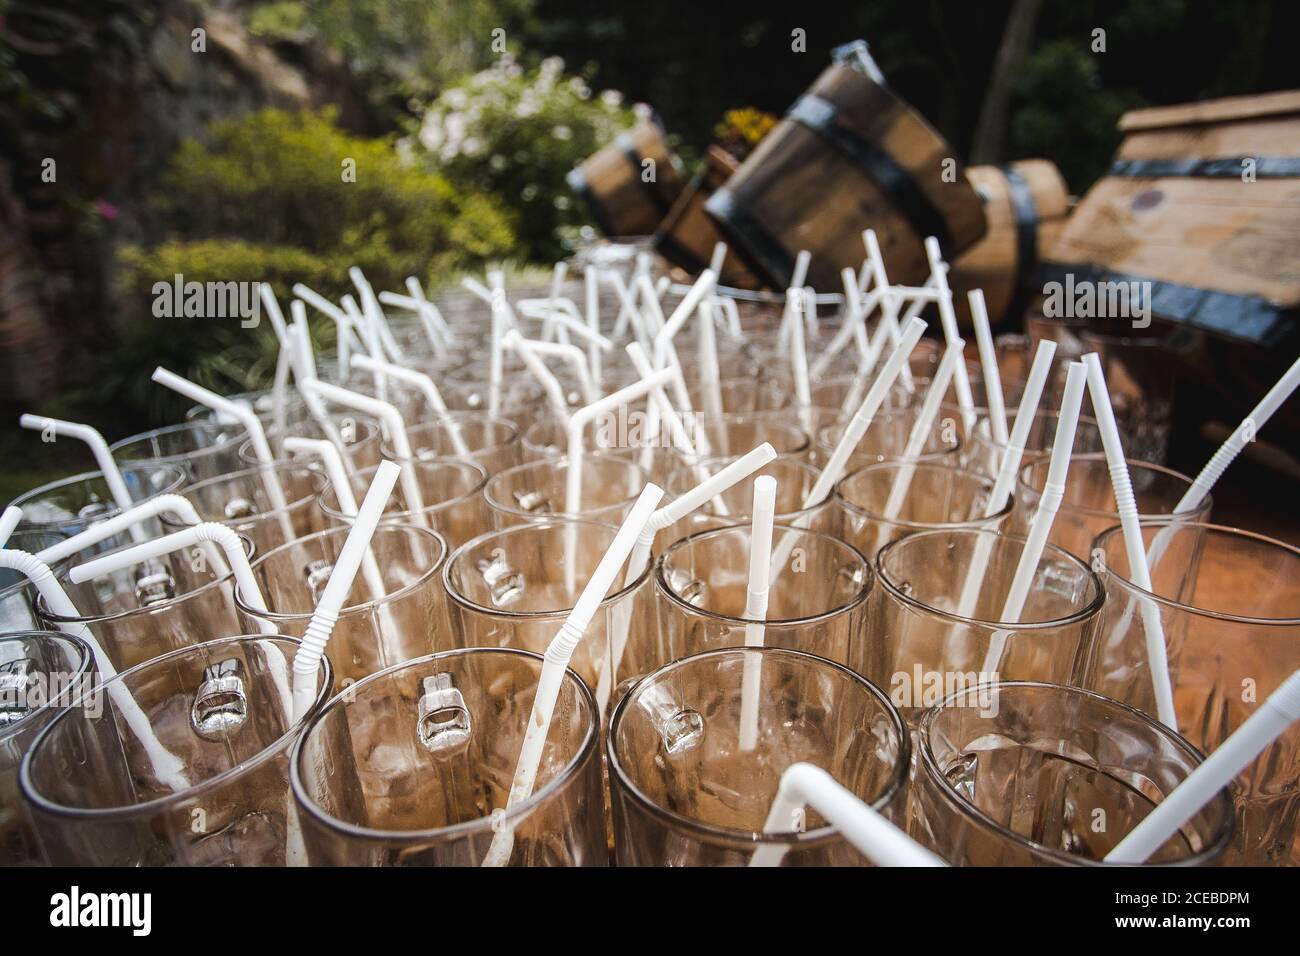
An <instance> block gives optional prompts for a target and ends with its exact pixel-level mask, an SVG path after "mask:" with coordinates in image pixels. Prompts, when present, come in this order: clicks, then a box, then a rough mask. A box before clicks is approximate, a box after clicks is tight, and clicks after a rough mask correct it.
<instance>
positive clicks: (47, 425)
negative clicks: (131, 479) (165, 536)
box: [18, 415, 145, 541]
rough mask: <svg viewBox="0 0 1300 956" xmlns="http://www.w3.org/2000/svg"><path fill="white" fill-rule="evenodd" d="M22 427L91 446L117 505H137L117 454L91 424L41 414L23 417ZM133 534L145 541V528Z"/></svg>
mask: <svg viewBox="0 0 1300 956" xmlns="http://www.w3.org/2000/svg"><path fill="white" fill-rule="evenodd" d="M18 424H19V425H21V426H22V427H23V428H29V429H31V430H32V431H38V432H40V431H45V430H47V429H48V430H50V431H52V432H54V434H55V436H56V437H57V436H64V437H66V438H75V439H77V440H78V441H83V442H85V443H86V444H87V445H88V446H89V447H90V451H91V454H93V455H94V456H95V463H96V464H98V465H99V470H100V472H101V473H102V474H103V475H104V483H105V484H107V485H108V492H109V494H111V495H112V496H113V503H114V504H116V505H117V507H118V509H119V510H121V511H127V510H129V509H130V508H131V505H132V504H134V502H133V501H132V500H131V493H130V492H129V491H127V489H126V482H125V481H124V480H123V479H122V472H121V470H120V469H119V468H118V467H117V462H116V461H114V460H113V453H112V452H111V451H109V450H108V442H106V441H104V436H103V435H101V434H100V433H99V431H98V429H95V428H92V427H91V426H90V425H82V424H79V423H77V422H65V421H63V420H62V419H58V418H43V417H41V416H39V415H23V416H22V417H21V418H19V419H18ZM130 531H131V537H132V538H134V539H135V540H136V541H141V540H143V539H144V537H145V533H144V529H143V528H137V527H136V526H135V525H132V526H131V529H130Z"/></svg>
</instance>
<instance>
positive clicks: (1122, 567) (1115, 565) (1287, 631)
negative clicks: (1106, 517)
mask: <svg viewBox="0 0 1300 956" xmlns="http://www.w3.org/2000/svg"><path fill="white" fill-rule="evenodd" d="M1140 527H1141V531H1142V540H1143V546H1144V547H1145V549H1146V551H1147V553H1148V554H1149V555H1151V557H1152V559H1155V558H1156V557H1157V556H1158V560H1152V561H1151V565H1152V566H1151V585H1152V587H1151V590H1149V591H1146V590H1143V589H1141V588H1139V587H1138V586H1137V585H1136V584H1134V583H1133V580H1132V575H1131V573H1130V565H1129V563H1128V555H1127V551H1126V550H1125V546H1124V537H1123V533H1122V531H1121V529H1120V528H1119V527H1113V528H1110V529H1107V530H1106V531H1103V532H1102V533H1101V534H1100V535H1099V536H1098V537H1097V540H1096V542H1095V544H1094V545H1093V556H1094V562H1095V565H1096V566H1098V567H1101V568H1103V569H1104V574H1105V578H1106V587H1107V590H1108V592H1109V595H1110V596H1109V598H1108V600H1107V602H1106V609H1105V611H1104V612H1103V614H1102V619H1101V622H1100V625H1099V627H1098V631H1097V633H1098V637H1097V640H1096V641H1095V642H1094V643H1093V645H1092V648H1091V653H1090V654H1089V655H1088V657H1087V659H1086V660H1085V661H1084V662H1083V666H1082V668H1081V680H1080V681H1079V682H1080V683H1081V684H1082V685H1083V686H1085V687H1088V688H1091V689H1092V690H1095V691H1098V692H1100V693H1103V694H1107V695H1109V696H1112V697H1115V698H1117V699H1119V700H1122V701H1124V702H1125V703H1127V704H1131V705H1132V706H1134V707H1137V708H1138V709H1139V710H1142V711H1144V712H1146V713H1149V714H1155V713H1156V712H1157V711H1156V706H1155V695H1154V691H1153V689H1152V680H1151V668H1150V665H1149V662H1148V659H1147V652H1146V641H1147V632H1146V622H1145V620H1144V617H1143V613H1142V607H1141V604H1143V603H1146V602H1150V605H1152V606H1154V608H1155V609H1156V610H1157V611H1158V618H1159V622H1160V627H1161V631H1162V632H1163V636H1164V640H1165V643H1166V646H1167V653H1168V658H1169V677H1170V681H1171V684H1172V688H1173V692H1174V711H1175V714H1176V717H1177V723H1178V729H1179V730H1180V731H1181V732H1182V733H1184V734H1186V735H1187V738H1188V739H1189V740H1190V741H1191V742H1192V743H1193V744H1195V745H1196V746H1197V747H1199V748H1200V749H1201V750H1203V751H1205V752H1206V753H1210V752H1212V751H1213V750H1215V749H1217V748H1218V747H1219V745H1220V744H1222V743H1223V741H1224V740H1226V739H1227V738H1228V736H1229V735H1231V734H1232V732H1233V731H1235V730H1236V729H1237V728H1238V727H1240V726H1241V725H1242V724H1243V723H1245V722H1246V720H1247V719H1248V718H1249V717H1250V716H1251V715H1252V714H1254V713H1255V711H1256V710H1257V709H1258V707H1259V705H1260V703H1262V702H1263V701H1264V700H1266V699H1267V698H1268V695H1269V694H1271V693H1272V692H1273V691H1274V690H1276V689H1277V687H1278V685H1279V684H1281V683H1282V681H1283V680H1285V679H1286V678H1287V677H1288V676H1290V675H1291V674H1292V673H1293V672H1294V671H1296V670H1297V669H1300V549H1297V548H1295V547H1292V546H1291V545H1289V544H1284V543H1282V542H1281V541H1276V540H1274V539H1272V538H1268V537H1265V536H1264V535H1261V534H1254V533H1252V532H1249V531H1242V530H1239V529H1236V528H1226V527H1223V526H1221V525H1214V524H1205V523H1202V522H1190V521H1189V522H1181V521H1180V522H1174V523H1170V522H1168V521H1150V522H1143V523H1142V524H1141V526H1140ZM1157 541H1160V542H1161V543H1160V544H1159V545H1156V542H1157ZM1297 781H1300V726H1295V725H1293V726H1292V727H1291V728H1290V729H1289V730H1287V731H1286V732H1285V733H1284V734H1282V736H1281V737H1279V738H1278V739H1277V740H1276V741H1275V742H1274V743H1272V744H1270V745H1269V746H1268V747H1267V748H1266V749H1265V750H1264V752H1263V753H1261V754H1260V756H1259V757H1258V758H1256V759H1255V760H1254V761H1253V762H1252V763H1251V764H1250V766H1249V767H1247V768H1246V769H1245V770H1244V771H1242V773H1241V774H1240V775H1239V776H1238V777H1237V780H1236V785H1235V787H1234V790H1233V799H1234V804H1235V812H1236V818H1237V826H1236V834H1235V836H1234V839H1233V844H1232V847H1231V849H1230V850H1229V851H1228V853H1227V857H1226V862H1230V863H1234V864H1237V865H1251V866H1265V865H1279V864H1282V865H1286V864H1292V865H1294V864H1296V863H1300V845H1298V844H1297V833H1300V783H1298V782H1297Z"/></svg>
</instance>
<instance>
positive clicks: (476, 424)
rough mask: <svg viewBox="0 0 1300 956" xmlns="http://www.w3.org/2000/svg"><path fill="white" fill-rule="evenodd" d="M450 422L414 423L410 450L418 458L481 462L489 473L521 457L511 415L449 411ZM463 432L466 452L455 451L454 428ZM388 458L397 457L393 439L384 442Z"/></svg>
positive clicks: (479, 463) (518, 440)
mask: <svg viewBox="0 0 1300 956" xmlns="http://www.w3.org/2000/svg"><path fill="white" fill-rule="evenodd" d="M447 418H448V419H449V422H445V421H443V420H442V419H441V417H439V418H435V419H433V420H431V421H425V422H424V423H422V424H420V425H412V426H411V427H409V428H407V430H406V437H407V440H408V441H410V443H411V451H413V452H414V453H415V456H416V457H417V458H422V459H425V460H428V459H430V458H457V459H460V460H461V461H472V462H474V463H475V464H478V465H482V466H483V470H484V471H486V472H487V473H488V475H489V476H491V475H496V474H499V473H500V472H503V471H505V470H506V469H507V468H513V467H514V466H515V465H518V464H519V463H520V462H521V461H522V460H523V458H522V450H521V446H520V433H519V428H518V427H517V426H516V425H515V423H514V422H512V421H511V420H510V419H508V418H501V417H500V416H494V415H489V414H488V413H487V412H449V413H448V415H447ZM453 429H454V430H455V431H456V432H457V433H459V435H460V439H461V441H462V442H463V444H464V447H465V448H466V449H467V450H468V453H467V454H461V453H459V452H458V451H457V450H456V443H455V440H454V439H453V438H452V430H453ZM381 447H382V449H383V453H384V457H385V458H391V459H393V460H394V461H397V460H398V456H397V452H396V450H395V449H394V448H393V443H392V441H391V440H387V439H386V440H385V441H384V442H383V444H382V446H381Z"/></svg>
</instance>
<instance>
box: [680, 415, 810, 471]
mask: <svg viewBox="0 0 1300 956" xmlns="http://www.w3.org/2000/svg"><path fill="white" fill-rule="evenodd" d="M810 407H811V406H810ZM791 410H792V407H787V408H764V409H759V410H757V411H753V412H721V413H719V414H716V415H710V414H708V413H707V412H695V413H694V416H693V421H694V424H695V427H696V428H701V429H706V430H707V426H709V425H717V424H721V425H723V426H724V427H725V426H730V425H738V424H748V423H750V422H755V423H759V424H764V425H769V426H770V427H774V428H783V429H787V430H789V431H791V432H794V433H795V434H796V435H798V436H799V438H800V441H799V444H798V445H797V446H796V447H794V448H786V449H784V450H783V449H780V448H777V447H776V443H775V442H773V441H772V437H771V436H770V435H768V436H764V437H762V438H759V439H758V441H760V442H763V441H765V442H769V443H771V445H772V448H773V449H774V450H775V451H776V455H777V457H778V458H788V457H791V456H797V455H802V454H805V453H806V452H808V451H809V450H810V449H811V448H812V447H813V442H814V438H813V436H812V435H809V434H808V432H806V431H804V429H803V426H801V425H796V424H792V423H791V422H790V421H789V417H790V413H791ZM710 447H712V446H710ZM713 456H714V453H713V452H712V451H710V453H709V454H708V455H707V456H701V455H700V454H699V452H698V451H696V453H695V455H693V456H689V457H690V458H691V459H692V460H694V459H695V458H700V457H713ZM683 457H684V458H685V457H688V456H685V455H683Z"/></svg>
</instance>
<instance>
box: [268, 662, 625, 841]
mask: <svg viewBox="0 0 1300 956" xmlns="http://www.w3.org/2000/svg"><path fill="white" fill-rule="evenodd" d="M471 654H503V655H511V656H517V657H526V658H530V659H532V660H535V661H537V663H538V674H539V676H540V674H541V665H542V664H543V663H544V660H545V659H544V658H543V656H542V655H541V654H538V653H536V652H534V651H526V650H523V649H522V648H517V647H457V648H453V649H451V650H447V651H438V652H436V653H433V654H425V655H423V656H421V657H413V658H411V659H410V660H409V661H402V662H401V663H399V664H391V665H389V666H388V667H385V668H384V669H383V670H381V671H376V672H375V673H373V674H368V675H366V676H365V677H363V678H361V680H359V681H356V682H355V683H352V684H349V685H348V686H347V687H345V688H344V689H343V690H341V691H339V692H338V693H337V694H335V695H334V696H333V697H331V698H330V699H329V700H327V701H325V702H324V703H323V704H322V705H321V706H320V707H319V708H317V709H316V711H315V712H314V713H313V714H312V717H311V719H310V721H308V722H306V723H304V725H303V727H302V729H301V732H300V733H299V734H298V737H297V739H296V740H295V741H294V743H293V748H292V749H291V751H290V753H289V792H290V797H291V799H293V800H294V802H295V803H297V804H298V805H299V806H301V807H303V809H305V810H306V811H307V813H309V814H310V815H311V816H312V817H313V818H315V819H316V820H317V821H318V822H319V823H320V824H321V825H322V826H324V827H325V828H326V829H328V830H330V831H332V832H335V833H342V834H343V835H345V836H347V837H349V838H353V839H360V840H373V841H375V842H386V843H394V842H415V841H419V840H435V839H456V838H460V837H464V836H470V835H473V834H476V833H480V832H484V831H490V830H492V829H493V827H494V826H500V825H501V822H503V821H510V822H519V821H522V820H524V819H526V818H527V817H529V816H531V815H532V814H533V813H534V812H535V811H536V810H537V809H538V808H539V807H540V806H541V805H542V804H544V803H546V802H547V801H548V800H549V799H550V798H551V797H552V796H553V795H554V794H555V793H556V792H557V791H558V790H560V789H561V788H562V787H563V786H565V785H567V784H568V783H569V782H570V781H571V780H572V779H573V778H574V777H575V776H576V775H577V773H578V770H579V768H580V767H581V766H582V765H583V763H584V762H585V761H586V760H587V759H589V758H590V756H591V753H592V751H593V750H594V749H595V747H596V738H597V736H598V732H599V728H600V719H599V711H598V710H597V708H596V698H595V696H594V695H593V694H592V692H591V688H589V687H588V686H587V684H586V682H585V681H584V680H583V679H582V678H581V677H579V676H578V674H577V672H576V671H574V669H573V668H572V667H565V669H564V680H565V681H573V683H574V684H575V686H576V687H577V695H578V700H579V701H581V706H582V707H583V708H584V709H585V710H586V713H587V717H588V720H587V730H586V733H585V734H584V735H583V739H582V743H581V744H580V745H579V747H578V751H577V753H575V754H574V756H573V758H572V759H571V760H570V761H569V762H568V763H566V764H565V765H564V767H563V768H562V769H561V770H560V772H559V773H557V774H556V775H555V777H554V778H553V779H551V780H549V781H547V783H546V785H545V786H543V787H539V788H537V789H535V790H534V791H533V793H532V795H531V796H530V797H529V798H528V799H527V800H525V801H523V802H522V803H518V804H515V806H513V807H506V808H500V809H501V812H500V813H499V814H497V815H496V816H494V815H493V814H495V813H496V811H493V813H491V814H488V815H487V816H483V817H477V818H475V819H473V820H465V821H463V822H461V823H453V824H450V825H448V826H445V827H434V828H433V829H431V830H379V829H375V828H374V827H366V826H361V825H359V824H355V823H348V822H346V821H343V820H340V819H339V818H338V817H334V816H331V815H330V814H328V813H326V812H325V810H324V809H322V808H321V807H320V805H319V804H318V803H316V801H315V800H312V799H311V798H310V797H308V795H307V792H306V787H305V786H304V785H303V783H302V773H301V770H300V769H299V764H300V762H301V760H302V758H303V748H304V746H305V744H306V742H307V737H308V736H309V735H310V734H311V732H312V731H313V730H314V729H316V727H317V726H318V725H319V724H320V723H321V721H323V720H324V719H325V716H326V715H327V714H328V713H329V712H330V710H331V708H333V707H334V706H335V704H336V703H337V702H339V701H342V700H343V699H344V698H346V697H354V698H355V697H356V696H357V691H358V690H359V689H361V688H364V687H365V686H366V685H367V684H370V683H372V682H378V681H379V679H380V678H386V677H389V676H391V675H393V674H394V673H396V672H397V671H400V670H404V669H406V668H410V667H414V666H416V665H423V664H428V663H432V662H434V661H437V660H444V659H446V658H450V657H463V656H469V655H471ZM533 690H534V693H536V686H534V688H533ZM344 713H345V715H346V709H345V710H344Z"/></svg>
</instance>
